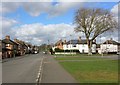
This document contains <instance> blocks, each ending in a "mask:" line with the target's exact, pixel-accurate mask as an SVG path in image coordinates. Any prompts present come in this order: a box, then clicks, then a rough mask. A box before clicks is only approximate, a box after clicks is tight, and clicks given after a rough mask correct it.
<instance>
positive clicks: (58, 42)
mask: <svg viewBox="0 0 120 85" xmlns="http://www.w3.org/2000/svg"><path fill="white" fill-rule="evenodd" d="M60 43H62V44H63V42H62V40H59V41H57V42H56V43H55V45H59V44H60Z"/></svg>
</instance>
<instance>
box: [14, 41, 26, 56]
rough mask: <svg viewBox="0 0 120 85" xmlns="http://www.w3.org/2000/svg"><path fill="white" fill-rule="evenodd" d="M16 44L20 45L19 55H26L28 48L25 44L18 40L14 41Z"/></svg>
mask: <svg viewBox="0 0 120 85" xmlns="http://www.w3.org/2000/svg"><path fill="white" fill-rule="evenodd" d="M14 42H15V43H17V44H18V50H17V54H18V55H25V54H26V53H27V51H28V46H27V45H26V44H25V42H23V41H21V40H18V39H14Z"/></svg>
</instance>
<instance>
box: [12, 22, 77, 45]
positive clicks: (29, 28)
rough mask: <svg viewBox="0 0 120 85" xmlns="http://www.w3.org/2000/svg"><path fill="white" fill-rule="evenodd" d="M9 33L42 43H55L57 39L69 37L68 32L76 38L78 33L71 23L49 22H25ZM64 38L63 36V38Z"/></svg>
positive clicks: (28, 40)
mask: <svg viewBox="0 0 120 85" xmlns="http://www.w3.org/2000/svg"><path fill="white" fill-rule="evenodd" d="M11 33H13V34H14V35H12V36H13V37H15V38H18V39H21V40H24V41H27V42H31V43H32V44H38V45H40V44H42V43H47V41H48V40H49V41H50V43H55V42H56V41H57V40H59V39H63V38H64V37H66V39H70V36H69V35H70V34H72V35H73V36H72V38H74V39H76V38H78V35H75V34H74V26H73V25H72V24H64V23H61V24H49V25H44V24H41V23H34V24H25V25H21V26H20V27H16V28H12V30H11ZM64 39H65V38H64Z"/></svg>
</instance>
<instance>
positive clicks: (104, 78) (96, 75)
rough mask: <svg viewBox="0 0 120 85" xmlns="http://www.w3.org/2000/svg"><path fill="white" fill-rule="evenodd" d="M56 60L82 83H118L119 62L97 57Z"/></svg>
mask: <svg viewBox="0 0 120 85" xmlns="http://www.w3.org/2000/svg"><path fill="white" fill-rule="evenodd" d="M55 59H56V60H58V61H59V63H60V64H61V65H62V66H63V67H64V69H65V70H67V71H68V72H69V73H70V74H71V75H72V76H73V77H74V78H75V79H76V80H78V82H80V83H117V82H118V60H111V59H103V58H102V59H101V58H96V57H56V58H55ZM73 60H74V61H73ZM75 60H76V61H75ZM78 60H80V61H78Z"/></svg>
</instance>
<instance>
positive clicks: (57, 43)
mask: <svg viewBox="0 0 120 85" xmlns="http://www.w3.org/2000/svg"><path fill="white" fill-rule="evenodd" d="M63 43H64V42H63V41H62V39H61V40H59V41H57V42H56V43H55V48H59V49H61V50H63Z"/></svg>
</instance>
